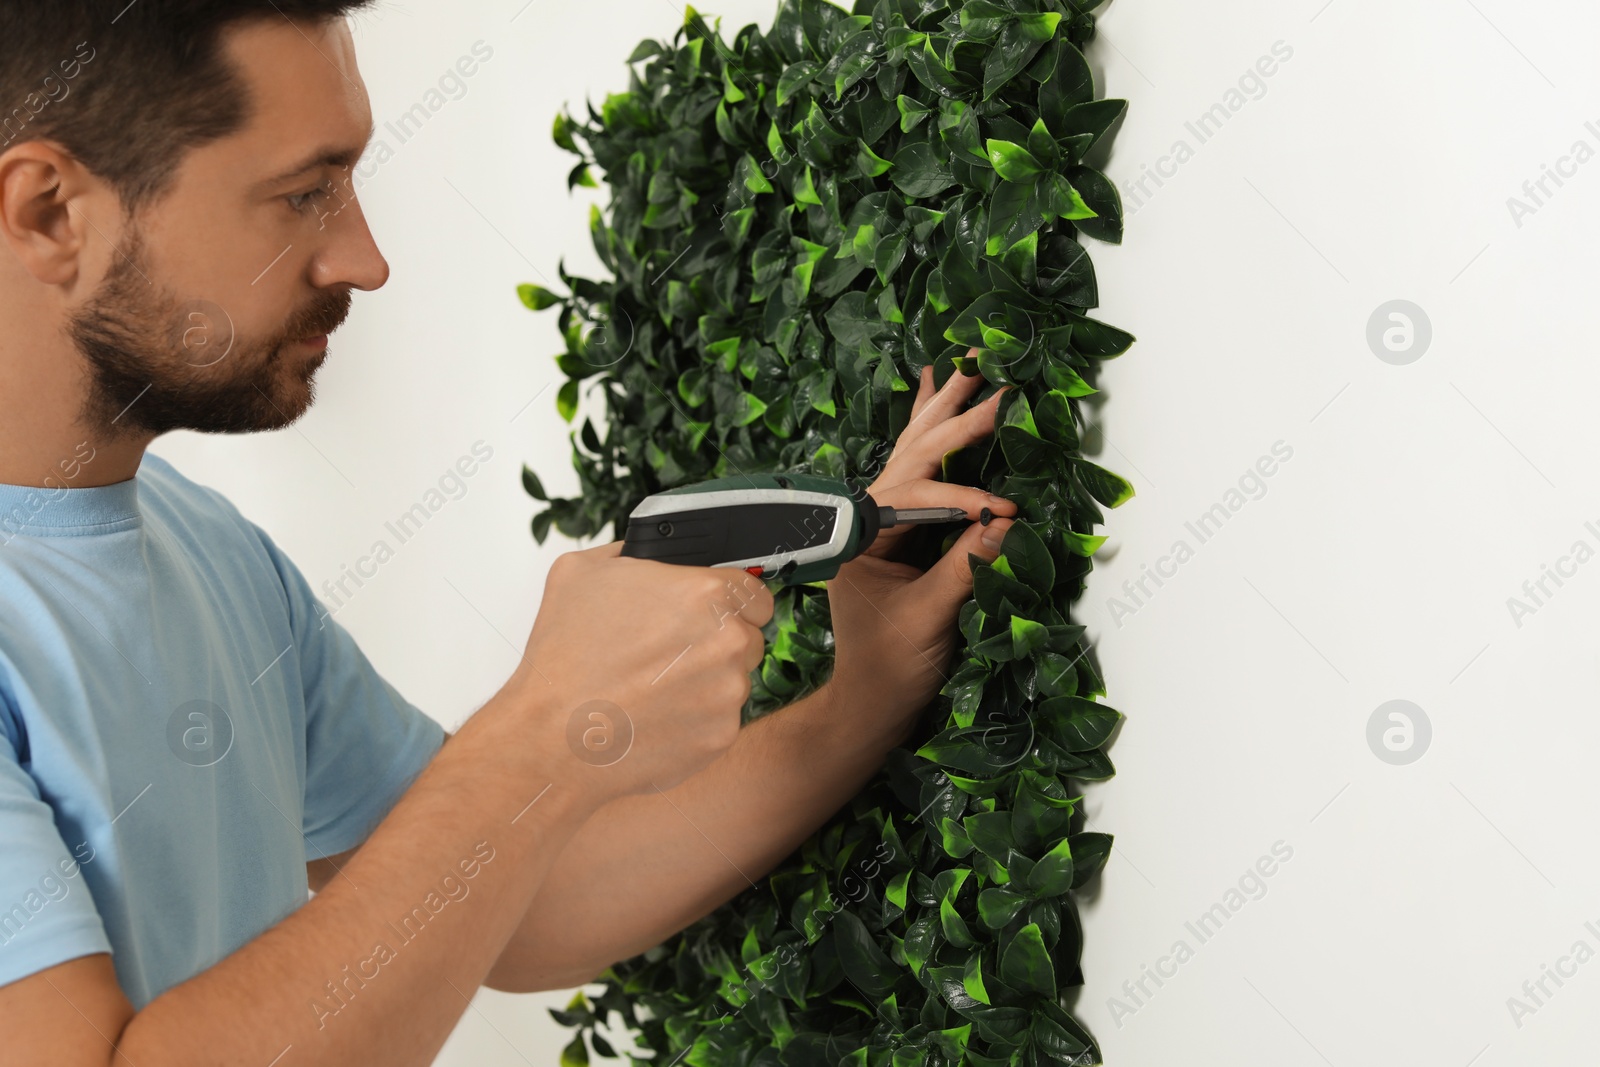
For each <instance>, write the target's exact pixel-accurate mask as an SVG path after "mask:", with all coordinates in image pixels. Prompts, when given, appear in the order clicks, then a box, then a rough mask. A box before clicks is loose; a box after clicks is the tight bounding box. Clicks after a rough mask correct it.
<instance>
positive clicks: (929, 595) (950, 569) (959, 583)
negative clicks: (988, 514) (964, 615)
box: [907, 519, 1012, 618]
mask: <svg viewBox="0 0 1600 1067" xmlns="http://www.w3.org/2000/svg"><path fill="white" fill-rule="evenodd" d="M1011 523H1012V520H1011V519H995V520H994V521H993V522H991V523H990V524H989V525H988V526H979V525H978V524H977V523H973V524H972V525H971V526H969V527H967V528H966V529H965V530H963V531H962V532H961V536H960V537H958V538H956V540H955V543H954V544H953V545H951V546H950V551H948V552H946V553H945V554H944V555H943V556H941V557H939V561H938V562H937V563H935V564H934V565H933V566H932V567H929V568H928V572H927V573H926V574H924V575H923V576H922V577H921V578H918V579H917V580H916V581H915V582H912V583H911V586H910V588H909V589H908V590H907V596H908V598H909V600H910V602H911V604H912V605H913V607H912V608H911V609H909V610H920V611H926V612H929V613H930V614H933V615H936V616H937V617H940V618H945V617H949V618H954V616H955V614H956V612H957V610H958V609H959V608H960V605H961V604H962V603H963V602H965V601H966V600H968V599H970V598H971V596H972V565H971V564H970V563H968V562H967V553H969V552H970V553H972V554H973V555H975V556H978V557H980V558H981V559H983V560H984V561H986V562H988V561H992V560H993V559H994V558H995V557H996V556H998V555H1000V547H999V545H998V544H996V545H987V544H985V543H984V541H983V538H984V537H985V536H988V535H994V536H995V537H996V538H997V541H998V540H999V539H1003V538H1004V536H1005V532H1006V531H1007V530H1009V529H1010V528H1011Z"/></svg>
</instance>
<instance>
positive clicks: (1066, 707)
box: [1038, 696, 1122, 752]
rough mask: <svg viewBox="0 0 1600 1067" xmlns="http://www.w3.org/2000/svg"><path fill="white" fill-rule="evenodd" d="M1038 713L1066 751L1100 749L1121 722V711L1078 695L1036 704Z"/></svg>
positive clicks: (1054, 698)
mask: <svg viewBox="0 0 1600 1067" xmlns="http://www.w3.org/2000/svg"><path fill="white" fill-rule="evenodd" d="M1038 714H1039V717H1040V718H1041V719H1043V720H1046V721H1048V722H1049V723H1050V725H1051V728H1052V731H1053V733H1054V736H1055V737H1056V739H1057V740H1058V741H1059V742H1060V744H1061V747H1062V748H1065V749H1066V750H1067V751H1068V752H1087V751H1089V750H1090V749H1093V748H1099V747H1100V746H1101V745H1103V744H1105V743H1106V739H1107V738H1109V737H1110V736H1111V731H1113V730H1115V729H1116V727H1117V723H1118V722H1119V721H1120V720H1121V719H1122V713H1121V712H1119V711H1117V710H1115V709H1113V708H1108V707H1105V706H1104V705H1102V704H1096V703H1095V702H1094V701H1092V700H1086V699H1084V698H1083V697H1079V696H1058V697H1051V698H1049V699H1048V700H1045V701H1043V702H1042V703H1041V704H1040V705H1039V712H1038Z"/></svg>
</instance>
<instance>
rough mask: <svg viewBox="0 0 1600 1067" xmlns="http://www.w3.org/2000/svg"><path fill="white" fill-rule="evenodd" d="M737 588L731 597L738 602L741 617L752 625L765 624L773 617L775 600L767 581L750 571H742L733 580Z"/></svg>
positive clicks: (759, 625)
mask: <svg viewBox="0 0 1600 1067" xmlns="http://www.w3.org/2000/svg"><path fill="white" fill-rule="evenodd" d="M732 584H733V585H734V586H735V588H734V589H733V590H732V596H731V599H733V600H734V601H736V602H737V603H738V615H739V618H741V619H743V620H744V621H745V622H747V623H749V624H750V625H751V626H755V627H761V626H765V625H766V624H767V623H768V622H769V621H771V619H772V613H773V610H774V608H775V606H776V605H775V602H774V600H773V597H772V590H770V589H768V588H767V583H766V582H765V581H763V580H762V579H760V578H757V577H756V576H755V575H753V574H751V573H749V572H748V571H740V572H739V576H738V577H737V578H735V579H733V580H732Z"/></svg>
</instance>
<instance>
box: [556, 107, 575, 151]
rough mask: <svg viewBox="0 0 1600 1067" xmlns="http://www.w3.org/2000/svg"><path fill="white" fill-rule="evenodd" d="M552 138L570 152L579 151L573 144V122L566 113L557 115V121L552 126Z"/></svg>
mask: <svg viewBox="0 0 1600 1067" xmlns="http://www.w3.org/2000/svg"><path fill="white" fill-rule="evenodd" d="M550 136H551V139H552V140H554V141H555V143H556V144H557V145H558V146H560V147H562V148H565V149H566V150H567V151H568V152H576V151H578V146H577V145H575V144H573V143H572V120H571V119H569V118H568V117H567V115H566V112H557V113H556V120H555V123H554V124H553V125H552V126H551V130H550Z"/></svg>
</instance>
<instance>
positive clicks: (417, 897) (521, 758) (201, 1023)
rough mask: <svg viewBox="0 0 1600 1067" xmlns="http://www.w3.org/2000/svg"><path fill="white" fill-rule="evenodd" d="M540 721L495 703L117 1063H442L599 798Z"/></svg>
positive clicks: (147, 1027) (123, 1049)
mask: <svg viewBox="0 0 1600 1067" xmlns="http://www.w3.org/2000/svg"><path fill="white" fill-rule="evenodd" d="M527 723H528V719H527V717H526V716H525V715H523V714H521V712H520V710H519V709H518V708H517V707H516V706H515V705H514V704H512V703H511V702H509V700H508V699H507V698H506V697H504V696H498V697H496V698H494V699H493V700H491V701H490V702H489V704H486V705H485V706H484V707H483V708H482V709H480V711H479V712H478V714H476V715H474V716H473V717H472V719H471V720H469V721H468V722H467V723H466V724H465V725H464V726H463V727H462V729H461V731H460V732H459V733H458V734H457V735H456V736H454V737H452V738H450V739H449V740H448V741H447V742H446V743H445V745H444V746H443V748H441V749H440V751H439V753H438V755H437V756H435V758H434V759H433V761H432V762H431V763H430V764H429V766H428V767H427V768H426V769H424V771H423V772H422V774H421V775H420V776H419V777H418V778H417V780H416V781H415V782H414V783H413V784H412V787H411V788H410V789H409V790H408V791H407V792H406V793H405V795H404V796H402V797H401V799H400V801H399V802H398V803H397V804H396V805H395V807H394V808H393V809H392V810H391V811H390V813H389V815H388V816H387V817H386V818H385V819H384V820H383V822H382V823H380V824H379V825H378V827H377V829H376V830H375V831H374V832H373V833H372V835H371V836H370V837H369V838H368V839H367V841H366V842H365V844H364V845H363V846H362V847H361V849H360V851H359V852H357V853H356V855H355V856H354V858H353V859H351V860H350V862H349V863H348V864H346V865H345V866H344V868H343V870H342V871H341V872H340V873H339V874H336V875H335V876H334V877H333V879H332V881H331V882H330V883H329V884H328V885H327V886H326V888H324V889H323V890H322V891H321V892H319V893H318V894H317V895H316V897H315V898H314V899H312V900H311V901H310V902H309V903H307V904H306V905H305V906H304V907H301V908H300V909H298V910H297V911H295V912H294V913H293V914H291V915H289V916H288V917H287V918H285V919H284V920H283V921H282V922H281V923H279V924H278V925H276V926H274V927H272V928H271V929H269V930H267V931H266V932H264V933H263V934H261V935H260V936H259V937H257V938H256V939H255V940H253V941H251V942H249V943H248V944H246V945H245V946H244V947H243V948H241V949H239V950H238V951H237V952H235V953H233V954H232V955H230V956H228V957H227V958H225V959H224V960H222V961H221V962H219V963H217V964H216V965H215V966H213V967H211V968H209V969H207V970H205V971H203V972H201V973H200V974H198V975H196V976H194V977H193V978H190V979H189V980H187V981H185V982H182V983H180V984H179V985H176V986H174V987H172V988H171V989H169V990H167V991H166V992H164V993H163V994H162V995H161V996H159V997H157V998H156V999H155V1000H153V1001H152V1002H151V1003H150V1004H148V1005H146V1007H145V1008H144V1009H143V1010H142V1011H140V1012H138V1013H137V1014H136V1015H134V1016H133V1017H132V1019H131V1020H130V1021H129V1022H128V1023H127V1025H126V1026H125V1027H123V1030H122V1033H121V1037H120V1038H119V1039H117V1040H116V1042H115V1044H116V1047H117V1050H118V1052H119V1053H121V1055H120V1056H119V1057H118V1058H117V1059H116V1060H115V1062H117V1063H125V1062H126V1063H134V1064H141V1065H143V1064H151V1063H160V1064H164V1065H187V1064H201V1063H205V1064H213V1063H258V1064H267V1063H273V1062H277V1057H279V1056H280V1055H282V1054H283V1053H284V1052H285V1051H286V1049H287V1048H289V1047H291V1046H292V1049H293V1051H292V1053H291V1057H292V1058H286V1059H285V1062H293V1063H298V1064H329V1065H334V1064H341V1065H342V1064H351V1063H382V1064H386V1065H405V1064H415V1065H419V1067H420V1065H423V1064H428V1063H431V1062H432V1061H433V1058H434V1056H435V1054H436V1053H437V1051H438V1050H439V1048H440V1047H441V1046H442V1045H443V1044H444V1041H445V1039H446V1038H447V1037H448V1036H449V1033H450V1030H451V1028H452V1027H453V1026H454V1025H455V1023H456V1022H457V1020H458V1019H459V1018H460V1016H461V1015H462V1013H463V1012H464V1011H465V1009H466V1007H467V1003H468V1001H469V999H470V998H471V997H472V995H473V994H474V993H475V992H476V991H477V989H478V987H479V985H480V984H481V983H482V981H483V979H484V976H485V975H486V974H487V973H488V971H489V969H490V967H491V965H492V964H493V963H494V961H495V959H496V957H497V956H498V955H499V954H500V952H501V950H502V948H503V946H504V944H505V942H506V939H507V938H508V937H509V936H510V935H511V933H512V931H513V930H514V929H515V928H516V925H517V923H518V921H519V919H520V918H521V916H522V915H523V914H524V912H525V911H526V910H527V906H528V902H529V900H530V899H532V897H533V894H534V893H535V892H536V891H537V890H538V888H539V886H540V884H541V883H542V882H543V880H544V878H545V876H546V873H547V871H548V870H549V867H550V862H551V860H552V858H553V857H554V856H555V855H556V854H557V853H558V852H559V851H560V850H561V848H562V846H563V844H564V843H565V842H566V841H567V839H568V838H570V837H571V835H572V833H573V832H574V830H575V829H576V827H577V826H578V825H580V824H581V823H582V822H583V821H584V820H585V819H586V818H587V817H588V816H589V814H590V813H591V812H593V811H594V810H596V805H597V803H598V801H596V800H592V799H589V797H590V793H589V792H588V791H586V790H579V789H578V788H577V787H575V786H573V785H570V784H569V782H568V780H567V779H565V778H562V779H560V780H557V781H554V782H552V774H553V773H555V772H558V771H560V765H561V762H562V761H558V760H557V759H556V758H554V757H552V756H550V755H549V753H548V751H546V752H540V751H538V748H539V747H540V746H539V745H538V744H537V742H535V741H534V740H532V739H531V738H529V737H528V736H527V733H528V726H527ZM547 785H548V791H547V792H545V793H543V795H541V790H545V789H546V787H547ZM535 798H537V802H534V801H535ZM469 872H470V873H469ZM446 878H449V879H450V881H448V882H447V881H445V879H446Z"/></svg>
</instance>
